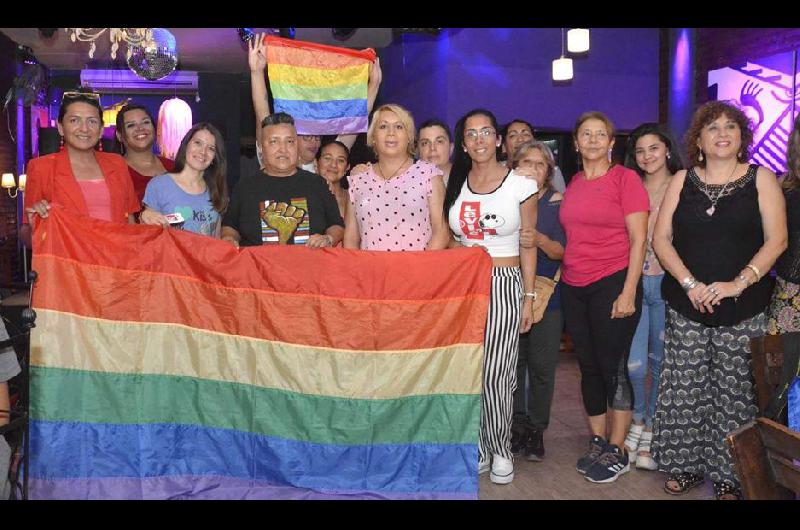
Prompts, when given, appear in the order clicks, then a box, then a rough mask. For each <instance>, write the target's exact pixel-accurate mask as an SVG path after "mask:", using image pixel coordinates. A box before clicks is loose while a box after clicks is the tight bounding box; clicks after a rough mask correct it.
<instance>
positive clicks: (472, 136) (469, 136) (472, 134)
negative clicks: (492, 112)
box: [464, 127, 497, 142]
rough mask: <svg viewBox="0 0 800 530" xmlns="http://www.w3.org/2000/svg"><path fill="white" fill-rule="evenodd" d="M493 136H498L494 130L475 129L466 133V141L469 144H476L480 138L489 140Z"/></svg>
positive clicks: (487, 128)
mask: <svg viewBox="0 0 800 530" xmlns="http://www.w3.org/2000/svg"><path fill="white" fill-rule="evenodd" d="M493 134H497V133H496V132H495V130H494V129H490V128H489V127H484V128H483V129H481V130H480V131H476V130H475V129H468V130H466V131H464V139H465V140H466V141H467V142H474V141H475V140H477V139H478V136H483V137H484V138H488V137H489V136H492V135H493Z"/></svg>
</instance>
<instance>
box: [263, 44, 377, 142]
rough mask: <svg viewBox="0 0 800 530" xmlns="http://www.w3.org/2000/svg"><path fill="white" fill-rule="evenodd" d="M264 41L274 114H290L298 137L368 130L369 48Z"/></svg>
mask: <svg viewBox="0 0 800 530" xmlns="http://www.w3.org/2000/svg"><path fill="white" fill-rule="evenodd" d="M265 42H266V44H267V67H268V75H269V86H270V89H271V90H272V97H273V99H274V109H275V112H286V113H288V114H291V115H292V116H293V117H294V119H295V126H296V127H297V132H298V134H316V135H321V134H357V133H361V132H365V131H366V130H367V125H368V123H367V119H368V112H367V82H368V81H369V66H370V63H372V62H375V51H374V50H373V49H371V48H367V49H366V50H361V51H357V50H350V49H347V48H337V47H334V46H326V45H324V44H316V43H313V42H302V41H295V40H290V39H282V38H280V37H273V36H271V35H270V36H267V37H266V38H265Z"/></svg>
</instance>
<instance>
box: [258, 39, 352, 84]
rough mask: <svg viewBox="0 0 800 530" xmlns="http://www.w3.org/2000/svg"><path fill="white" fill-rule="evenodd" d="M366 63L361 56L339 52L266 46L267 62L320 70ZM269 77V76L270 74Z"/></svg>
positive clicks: (271, 64)
mask: <svg viewBox="0 0 800 530" xmlns="http://www.w3.org/2000/svg"><path fill="white" fill-rule="evenodd" d="M366 63H367V59H365V58H363V57H353V56H351V55H342V54H341V53H330V52H314V53H309V50H303V49H299V48H289V47H287V46H269V47H268V48H267V64H269V65H270V66H274V65H276V64H285V65H289V66H301V67H304V68H319V69H321V70H339V69H341V68H349V67H351V66H361V65H364V64H366ZM270 78H271V76H270Z"/></svg>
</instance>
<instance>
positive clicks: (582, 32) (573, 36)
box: [567, 28, 589, 53]
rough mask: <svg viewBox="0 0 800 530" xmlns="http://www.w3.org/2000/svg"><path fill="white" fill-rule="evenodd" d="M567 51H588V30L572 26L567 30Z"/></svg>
mask: <svg viewBox="0 0 800 530" xmlns="http://www.w3.org/2000/svg"><path fill="white" fill-rule="evenodd" d="M567 51H568V52H569V53H584V52H588V51H589V30H588V29H583V28H572V29H571V30H569V31H568V32H567Z"/></svg>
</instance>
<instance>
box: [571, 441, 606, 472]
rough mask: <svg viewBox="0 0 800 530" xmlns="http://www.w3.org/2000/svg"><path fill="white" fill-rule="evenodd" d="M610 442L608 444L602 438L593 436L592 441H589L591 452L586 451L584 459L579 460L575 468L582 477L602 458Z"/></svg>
mask: <svg viewBox="0 0 800 530" xmlns="http://www.w3.org/2000/svg"><path fill="white" fill-rule="evenodd" d="M607 445H608V442H606V441H605V440H604V439H603V438H602V437H601V436H592V439H591V440H589V450H588V451H586V454H584V455H583V456H582V457H580V458H579V459H578V463H577V465H576V466H575V469H577V470H578V473H580V474H581V475H585V474H586V471H587V470H588V469H589V468H590V467H592V464H594V463H595V461H596V460H597V459H598V458H600V455H601V454H603V452H604V451H605V450H606V446H607Z"/></svg>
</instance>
